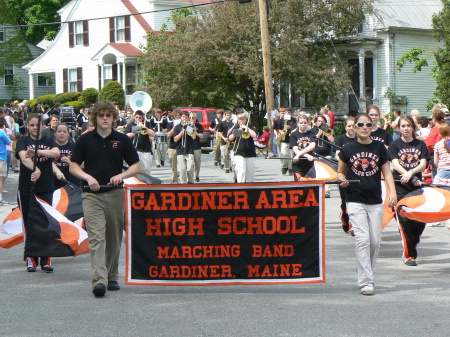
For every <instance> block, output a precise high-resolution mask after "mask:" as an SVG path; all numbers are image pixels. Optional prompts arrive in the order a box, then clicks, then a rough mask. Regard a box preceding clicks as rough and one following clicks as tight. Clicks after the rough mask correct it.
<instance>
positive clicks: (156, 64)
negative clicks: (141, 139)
mask: <svg viewBox="0 0 450 337" xmlns="http://www.w3.org/2000/svg"><path fill="white" fill-rule="evenodd" d="M367 3H368V2H367V1H362V0H335V1H314V6H312V5H311V1H310V0H289V1H286V0H271V1H270V5H271V11H270V20H269V35H270V41H269V44H270V54H271V57H272V60H271V64H272V73H273V81H274V83H279V82H284V83H286V82H289V83H291V87H292V88H293V90H295V91H296V92H297V93H305V94H306V95H307V97H308V99H309V100H310V101H311V102H312V103H313V104H314V105H315V106H321V105H323V103H324V102H330V103H332V104H333V103H336V102H338V101H339V97H341V95H342V94H345V93H346V92H347V88H348V87H349V86H350V83H349V76H348V74H349V73H350V69H349V68H348V67H347V66H346V65H342V63H341V62H339V61H338V60H337V59H336V56H335V55H334V53H333V52H328V51H329V48H330V47H331V40H332V38H335V37H340V36H343V35H345V34H347V33H348V32H349V31H352V30H354V29H355V28H357V27H359V25H360V24H361V23H362V20H363V17H364V12H363V5H364V4H367ZM369 3H370V1H369ZM194 14H195V15H189V13H181V14H180V13H176V14H175V15H174V16H172V20H173V22H174V23H175V25H176V28H175V30H174V31H173V32H172V34H167V33H166V32H165V31H164V29H163V30H162V31H161V32H160V34H158V35H156V34H153V33H152V32H149V34H148V37H147V45H146V46H145V48H144V53H143V55H142V56H141V57H140V60H139V62H140V63H141V64H142V68H141V73H140V74H139V75H140V79H141V83H140V84H139V88H138V89H140V90H143V91H146V92H148V93H149V94H150V95H151V96H152V99H153V103H154V105H155V106H158V107H160V108H162V109H165V108H167V107H171V106H172V107H173V106H185V105H193V106H196V105H197V106H214V107H227V108H230V107H234V106H240V107H244V108H245V109H246V110H247V111H252V112H253V114H252V117H251V119H252V120H251V122H252V123H253V124H255V125H259V121H261V120H262V118H263V117H264V115H265V111H266V106H265V92H264V91H265V88H264V74H263V58H262V51H261V31H260V24H259V7H258V1H253V2H251V3H248V4H246V5H245V6H244V5H241V4H239V3H238V2H222V3H217V4H212V5H211V6H208V8H206V9H198V10H196V12H194ZM330 32H333V36H331V35H330ZM331 48H332V47H331ZM294 53H295V57H293V55H294ZM332 64H339V67H336V68H335V69H333V67H331V66H330V65H332ZM341 65H342V66H341ZM275 87H276V86H275ZM275 90H276V89H275Z"/></svg>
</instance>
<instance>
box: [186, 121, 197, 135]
mask: <svg viewBox="0 0 450 337" xmlns="http://www.w3.org/2000/svg"><path fill="white" fill-rule="evenodd" d="M187 125H188V126H190V127H191V128H192V132H188V131H187V130H186V133H187V134H188V135H189V136H191V137H193V136H195V135H196V134H197V128H196V127H195V123H192V122H190V123H189V124H187Z"/></svg>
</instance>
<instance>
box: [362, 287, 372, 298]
mask: <svg viewBox="0 0 450 337" xmlns="http://www.w3.org/2000/svg"><path fill="white" fill-rule="evenodd" d="M374 292H375V289H374V287H373V285H367V286H365V287H362V288H361V295H365V296H372V295H373V294H374Z"/></svg>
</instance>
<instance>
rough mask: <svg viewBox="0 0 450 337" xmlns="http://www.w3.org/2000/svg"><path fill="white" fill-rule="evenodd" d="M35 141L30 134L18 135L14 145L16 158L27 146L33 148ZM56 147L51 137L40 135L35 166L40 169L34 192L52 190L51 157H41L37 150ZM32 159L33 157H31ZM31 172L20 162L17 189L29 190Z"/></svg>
mask: <svg viewBox="0 0 450 337" xmlns="http://www.w3.org/2000/svg"><path fill="white" fill-rule="evenodd" d="M35 144H36V141H35V140H34V139H32V138H31V137H30V136H24V137H20V138H19V139H18V140H17V145H16V158H19V152H20V151H27V150H28V149H29V148H33V149H34V148H35ZM55 147H57V145H56V142H55V141H54V140H53V139H50V138H45V137H42V138H41V139H40V140H39V148H38V160H37V163H36V166H37V167H38V168H39V170H40V171H41V175H40V177H39V179H38V180H37V181H36V183H35V184H34V191H35V192H36V193H40V192H53V191H54V185H53V169H52V162H53V159H52V158H48V157H43V156H41V155H39V150H51V149H53V148H55ZM31 160H33V161H34V157H32V158H31ZM31 173H32V171H31V170H30V169H28V168H27V167H26V166H25V165H23V164H22V161H21V162H20V175H19V191H29V190H30V187H31Z"/></svg>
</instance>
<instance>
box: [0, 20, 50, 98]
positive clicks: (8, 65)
mask: <svg viewBox="0 0 450 337" xmlns="http://www.w3.org/2000/svg"><path fill="white" fill-rule="evenodd" d="M8 26H9V25H8V24H6V23H3V22H1V19H0V48H1V50H3V51H10V50H13V49H15V48H17V49H18V50H19V51H20V55H21V56H22V57H23V59H22V60H20V58H15V59H14V60H11V59H9V60H8V59H5V58H3V59H2V62H1V63H0V65H1V67H2V68H3V69H2V71H1V72H0V73H1V74H2V76H1V78H0V99H6V100H12V99H13V98H20V99H27V98H29V88H30V81H29V76H28V72H27V71H26V70H24V69H22V66H24V65H25V63H27V61H24V60H26V58H27V57H28V58H36V57H38V56H39V55H40V54H42V52H43V51H44V50H43V49H42V48H39V47H37V46H35V45H32V44H30V43H27V42H25V40H24V39H23V37H22V36H21V35H20V34H19V32H18V30H17V29H16V28H9V27H8ZM22 51H23V52H22ZM28 61H29V60H28ZM14 82H21V85H20V86H18V87H23V89H22V90H19V92H17V93H14V89H13V88H14ZM32 85H33V87H34V88H35V89H34V91H35V92H36V93H37V94H38V95H45V94H50V93H54V92H55V87H54V85H52V84H51V81H49V78H48V76H45V75H44V74H41V76H36V78H35V80H34V81H33V83H32Z"/></svg>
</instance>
